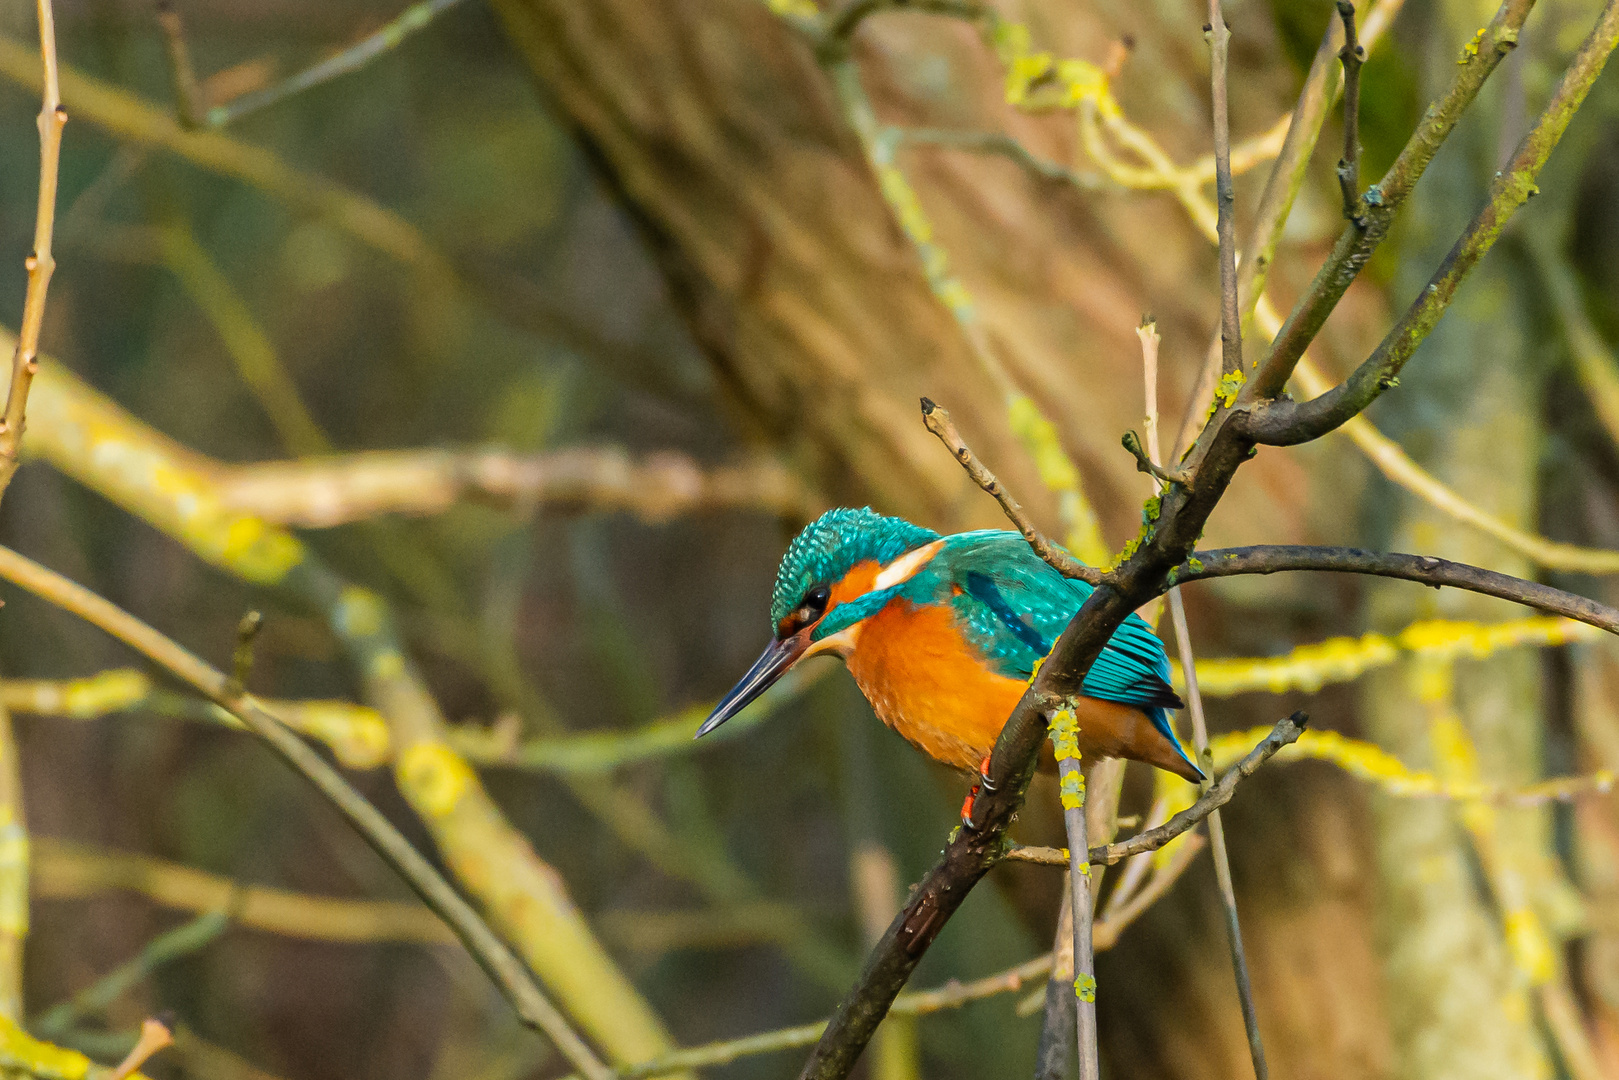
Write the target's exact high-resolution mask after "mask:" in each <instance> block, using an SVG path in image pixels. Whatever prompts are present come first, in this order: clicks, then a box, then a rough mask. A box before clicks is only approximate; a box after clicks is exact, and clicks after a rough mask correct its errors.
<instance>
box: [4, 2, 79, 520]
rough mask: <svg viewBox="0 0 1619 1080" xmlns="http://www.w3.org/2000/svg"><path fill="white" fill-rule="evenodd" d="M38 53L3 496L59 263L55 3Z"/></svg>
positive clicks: (45, 7)
mask: <svg viewBox="0 0 1619 1080" xmlns="http://www.w3.org/2000/svg"><path fill="white" fill-rule="evenodd" d="M39 53H40V58H41V61H42V62H43V64H44V68H45V80H44V86H45V90H44V100H43V102H42V103H41V105H40V108H39V208H38V209H37V210H36V211H35V214H34V252H33V254H32V255H29V256H28V259H27V262H26V263H25V264H24V265H25V266H27V268H28V290H27V292H26V293H25V295H24V299H23V309H22V326H21V328H20V329H19V330H18V332H17V351H16V353H15V355H13V356H12V358H11V389H10V392H9V393H8V394H7V395H6V411H5V416H4V418H3V419H0V496H4V495H5V491H6V488H7V486H9V485H10V483H11V478H12V477H13V476H14V475H16V472H17V462H18V457H19V455H20V453H21V450H22V433H23V426H24V423H25V417H26V414H27V411H28V390H29V388H30V387H31V386H33V383H34V373H35V372H36V371H38V370H39V330H40V327H41V325H43V323H44V321H45V292H46V290H47V289H49V288H50V284H51V272H52V271H54V270H55V269H56V260H55V259H53V258H52V257H51V234H52V232H53V231H54V229H55V227H56V174H57V165H58V163H59V162H60V161H61V157H62V125H64V124H66V123H67V110H65V109H63V108H62V92H61V90H60V89H59V88H58V86H57V80H56V21H55V19H54V18H53V17H52V13H51V0H39Z"/></svg>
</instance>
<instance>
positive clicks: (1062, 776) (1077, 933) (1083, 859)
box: [1051, 706, 1102, 1080]
mask: <svg viewBox="0 0 1619 1080" xmlns="http://www.w3.org/2000/svg"><path fill="white" fill-rule="evenodd" d="M1051 745H1052V747H1053V748H1054V749H1055V750H1056V755H1057V774H1058V780H1059V782H1060V784H1061V792H1062V818H1063V824H1064V826H1066V827H1067V830H1068V878H1069V886H1070V888H1071V890H1072V894H1073V914H1074V918H1073V925H1074V1016H1075V1022H1076V1023H1075V1030H1076V1032H1077V1035H1078V1042H1079V1080H1101V1076H1102V1067H1101V1060H1100V1054H1099V1051H1098V1048H1097V1042H1096V956H1095V953H1094V952H1093V950H1092V948H1091V914H1092V907H1093V905H1092V904H1091V862H1090V845H1089V830H1087V829H1086V827H1085V774H1084V773H1083V772H1082V771H1081V770H1080V759H1079V719H1078V717H1076V716H1075V715H1074V710H1073V709H1072V708H1069V707H1066V706H1065V707H1063V708H1061V709H1059V710H1058V711H1057V712H1056V713H1055V714H1054V715H1053V716H1052V718H1051Z"/></svg>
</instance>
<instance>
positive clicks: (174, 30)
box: [157, 0, 205, 128]
mask: <svg viewBox="0 0 1619 1080" xmlns="http://www.w3.org/2000/svg"><path fill="white" fill-rule="evenodd" d="M157 25H158V29H160V30H162V31H163V47H164V51H165V52H166V53H167V54H168V60H169V82H170V84H171V85H172V87H173V89H174V111H175V113H176V115H178V116H179V118H180V126H181V127H184V128H198V127H201V126H202V121H203V108H204V105H205V102H204V100H203V93H202V87H201V86H200V85H199V84H198V83H197V69H196V68H195V67H194V66H192V63H191V46H190V44H189V43H188V42H187V41H186V28H185V21H184V20H183V19H181V18H180V12H179V11H178V10H176V8H175V6H174V4H173V3H172V0H161V2H160V3H159V4H158V5H157Z"/></svg>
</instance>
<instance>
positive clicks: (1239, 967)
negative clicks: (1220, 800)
mask: <svg viewBox="0 0 1619 1080" xmlns="http://www.w3.org/2000/svg"><path fill="white" fill-rule="evenodd" d="M1169 614H1170V618H1171V619H1172V620H1174V624H1175V644H1176V647H1177V648H1178V649H1179V651H1180V659H1181V670H1182V671H1183V672H1185V678H1186V704H1187V706H1188V711H1190V712H1191V714H1192V743H1193V745H1194V746H1195V748H1196V749H1197V757H1198V761H1199V763H1200V764H1202V766H1203V772H1204V774H1205V777H1204V780H1203V790H1204V791H1207V790H1208V789H1209V780H1208V774H1211V773H1212V772H1213V771H1214V756H1213V755H1212V754H1210V753H1209V727H1208V723H1207V721H1206V720H1205V719H1204V716H1203V695H1202V694H1200V693H1198V689H1197V660H1196V658H1195V657H1194V656H1193V655H1192V635H1191V632H1190V631H1189V630H1188V629H1187V626H1186V605H1185V604H1184V603H1182V601H1181V593H1180V589H1178V588H1176V589H1171V590H1170V591H1169ZM1209 846H1210V848H1211V849H1212V850H1213V852H1214V877H1215V881H1216V883H1217V884H1218V886H1219V889H1220V906H1221V908H1223V909H1224V911H1225V922H1226V934H1227V940H1228V941H1229V943H1230V946H1231V969H1232V972H1233V974H1234V975H1235V976H1236V980H1237V999H1238V1000H1239V1001H1240V1002H1241V1005H1242V1025H1243V1028H1244V1030H1245V1031H1246V1032H1247V1035H1248V1054H1249V1056H1250V1057H1251V1058H1252V1059H1253V1063H1254V1076H1255V1078H1256V1080H1266V1078H1267V1077H1269V1076H1270V1067H1269V1066H1268V1065H1267V1064H1266V1063H1265V1044H1264V1042H1263V1041H1262V1040H1261V1039H1260V1037H1259V1014H1258V1011H1257V1010H1256V1009H1255V1008H1254V988H1253V980H1252V979H1251V978H1250V977H1249V975H1248V953H1247V950H1245V949H1244V948H1243V946H1242V923H1241V921H1240V920H1239V919H1238V917H1237V892H1236V889H1235V888H1233V887H1232V884H1231V858H1230V856H1229V855H1228V854H1227V853H1226V843H1225V825H1224V823H1223V822H1222V821H1221V820H1220V811H1218V810H1214V811H1212V812H1210V814H1209Z"/></svg>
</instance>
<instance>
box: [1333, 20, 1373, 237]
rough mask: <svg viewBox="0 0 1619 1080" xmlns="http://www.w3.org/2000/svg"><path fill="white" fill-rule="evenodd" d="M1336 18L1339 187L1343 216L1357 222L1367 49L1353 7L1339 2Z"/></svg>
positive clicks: (1359, 210)
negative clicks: (1339, 36)
mask: <svg viewBox="0 0 1619 1080" xmlns="http://www.w3.org/2000/svg"><path fill="white" fill-rule="evenodd" d="M1338 18H1339V19H1341V20H1343V24H1344V47H1343V48H1342V49H1340V50H1338V59H1339V60H1340V61H1342V62H1343V66H1344V156H1343V157H1341V158H1339V159H1338V170H1337V171H1338V187H1339V188H1340V189H1341V190H1342V192H1343V196H1344V217H1346V218H1348V219H1349V220H1350V221H1356V222H1358V221H1359V220H1360V218H1361V212H1362V210H1361V203H1360V69H1361V66H1362V65H1363V64H1365V62H1366V50H1365V49H1363V48H1361V46H1360V42H1358V41H1356V40H1355V5H1354V4H1352V3H1350V2H1349V0H1338Z"/></svg>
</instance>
